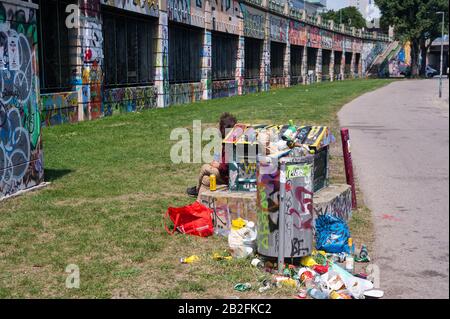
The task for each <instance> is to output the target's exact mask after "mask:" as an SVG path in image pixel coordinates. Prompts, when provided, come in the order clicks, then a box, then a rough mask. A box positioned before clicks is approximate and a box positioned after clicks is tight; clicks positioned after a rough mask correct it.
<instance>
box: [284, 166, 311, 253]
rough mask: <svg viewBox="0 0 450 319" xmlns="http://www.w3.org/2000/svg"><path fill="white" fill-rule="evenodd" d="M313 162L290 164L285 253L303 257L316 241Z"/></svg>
mask: <svg viewBox="0 0 450 319" xmlns="http://www.w3.org/2000/svg"><path fill="white" fill-rule="evenodd" d="M312 171H313V165H312V163H289V164H287V165H286V184H285V200H284V214H285V234H286V235H285V256H290V257H302V256H306V255H309V254H310V253H311V251H312V241H313V225H312V223H313V178H312V176H313V172H312Z"/></svg>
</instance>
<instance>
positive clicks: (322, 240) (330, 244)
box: [316, 215, 350, 253]
mask: <svg viewBox="0 0 450 319" xmlns="http://www.w3.org/2000/svg"><path fill="white" fill-rule="evenodd" d="M349 238H350V231H349V229H348V226H347V224H346V222H345V221H344V220H343V219H340V218H339V217H336V216H332V215H320V216H319V217H317V219H316V248H317V250H324V251H326V252H327V253H342V252H346V253H349V252H350V249H349V247H348V239H349Z"/></svg>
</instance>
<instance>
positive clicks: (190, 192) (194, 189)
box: [186, 186, 198, 197]
mask: <svg viewBox="0 0 450 319" xmlns="http://www.w3.org/2000/svg"><path fill="white" fill-rule="evenodd" d="M186 194H188V195H189V196H192V197H197V196H198V190H197V186H192V187H189V188H188V189H186Z"/></svg>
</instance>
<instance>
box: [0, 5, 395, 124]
mask: <svg viewBox="0 0 450 319" xmlns="http://www.w3.org/2000/svg"><path fill="white" fill-rule="evenodd" d="M11 1H12V0H0V3H10V2H11ZM52 3H53V2H52ZM63 3H65V2H61V4H63ZM73 3H74V4H76V5H77V6H78V9H79V16H78V18H75V20H77V19H78V20H77V22H79V23H78V26H76V27H74V28H70V31H69V35H70V40H69V44H68V46H69V47H70V56H69V57H63V58H64V61H65V62H64V65H63V62H61V65H57V67H67V68H70V72H66V73H67V74H70V79H69V81H66V82H65V83H70V86H69V87H64V88H62V87H61V92H55V91H57V90H56V89H55V87H45V91H43V92H45V94H42V99H41V103H40V107H41V111H42V117H41V122H42V125H45V126H48V125H55V124H62V123H73V122H76V121H80V120H91V119H97V118H100V117H104V116H109V115H113V114H115V113H122V112H133V111H139V110H143V109H147V108H154V107H167V106H170V105H173V104H180V103H190V102H196V101H199V100H205V99H211V98H221V97H229V96H233V95H242V94H247V93H253V92H260V91H267V90H269V89H270V88H274V87H286V86H290V85H292V84H299V83H303V84H309V83H313V82H315V81H321V80H335V79H343V78H344V73H345V74H347V77H349V76H353V77H354V76H356V74H358V75H359V74H363V73H364V68H365V67H368V66H369V65H370V63H371V61H373V59H374V58H375V57H376V56H377V55H378V54H379V52H380V50H379V49H380V48H382V47H383V46H385V45H386V43H387V42H386V40H380V39H378V38H377V39H368V38H367V34H366V35H365V38H364V39H363V38H362V33H361V32H357V30H351V31H350V29H349V28H344V27H343V26H341V27H340V28H336V27H331V25H332V24H330V23H328V22H327V21H321V20H320V19H317V18H311V17H308V16H306V15H304V14H301V13H300V12H298V11H295V10H296V9H295V10H294V8H292V7H289V6H290V2H287V1H284V0H282V1H272V0H268V1H262V0H74V1H73ZM41 4H42V6H45V7H46V9H47V10H46V12H52V10H49V8H48V6H49V5H51V4H50V2H47V1H45V0H42V1H41ZM6 6H8V5H6ZM9 6H10V5H9ZM64 9H66V10H65V15H64ZM60 11H61V13H62V14H61V16H60V17H59V18H58V20H60V21H59V22H58V23H57V24H58V26H59V28H65V27H68V26H67V22H66V25H65V24H64V19H67V18H68V15H69V13H70V9H69V10H68V9H67V8H63V7H62V9H60ZM53 18H54V17H53ZM55 19H56V18H55ZM66 21H67V20H66ZM124 30H125V31H124ZM182 30H184V31H182ZM38 31H39V30H38ZM65 31H67V30H65ZM183 32H184V33H183ZM58 33H60V32H58V30H55V35H54V36H51V38H52V39H53V38H56V37H59V35H58ZM66 33H67V32H66ZM43 38H44V39H45V37H43ZM219 38H222V39H224V38H225V39H226V38H228V39H232V40H231V41H232V42H233V46H230V45H226V44H225V43H226V41H225V40H223V41H214V39H219ZM369 38H370V36H369ZM144 39H146V40H144ZM48 41H50V42H51V41H53V40H48ZM43 42H44V43H46V41H45V40H44V41H43ZM228 43H230V42H228ZM52 46H53V44H51V45H50V44H49V45H47V46H45V45H44V46H43V50H48V48H49V47H52ZM291 46H296V47H295V48H294V49H293V50H291ZM250 51H251V52H250ZM333 51H334V52H333ZM45 52H47V51H45ZM249 52H250V54H249ZM291 52H295V54H297V55H298V54H301V59H300V57H297V59H296V57H295V56H292V54H291ZM357 53H361V57H358V56H356V54H357ZM4 56H5V54H4ZM337 56H338V57H339V58H338V60H337V61H336V57H337ZM44 58H45V55H44ZM251 59H255V60H256V61H249V60H251ZM67 61H69V62H67ZM142 61H144V62H142ZM213 61H214V62H213ZM291 61H294V63H295V70H296V71H295V72H296V74H295V75H293V74H291V70H292V67H291ZM345 61H347V64H346V63H345ZM51 62H52V61H51ZM394 62H395V61H393V62H392V63H391V69H392V70H393V73H395V71H396V69H395V63H394ZM49 64H51V63H47V64H45V63H44V64H41V65H47V66H48V65H49ZM213 64H214V65H213ZM174 65H176V67H174ZM345 65H346V66H345ZM130 66H131V67H130ZM171 66H172V67H171ZM344 66H345V67H344ZM387 67H388V66H387ZM387 67H386V68H387ZM43 69H44V68H43ZM112 70H117V71H112ZM178 71H180V72H178ZM114 72H116V73H115V74H113V73H114ZM44 73H45V70H44ZM141 74H144V75H143V77H144V80H142V79H141ZM50 92H51V93H50Z"/></svg>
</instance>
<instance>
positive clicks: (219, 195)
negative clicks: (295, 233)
mask: <svg viewBox="0 0 450 319" xmlns="http://www.w3.org/2000/svg"><path fill="white" fill-rule="evenodd" d="M256 197H257V194H256V193H255V192H231V191H229V190H227V189H218V190H217V191H215V192H211V191H205V192H203V193H202V194H201V195H200V202H201V203H202V204H203V205H205V206H207V207H209V208H211V209H212V210H213V211H214V214H213V220H214V229H215V230H216V232H217V233H219V234H222V235H227V234H228V232H229V230H230V227H231V220H233V219H236V218H239V217H241V218H243V219H246V220H249V221H253V222H255V224H256V223H257V205H256V201H257V199H256ZM313 207H314V214H313V216H314V219H315V218H317V216H319V215H323V214H330V215H334V216H337V217H340V218H342V219H343V220H345V221H346V222H348V221H349V220H350V219H351V217H352V192H351V188H350V186H349V185H344V184H336V185H329V186H328V187H326V188H324V189H322V190H320V191H318V192H316V193H314V198H313Z"/></svg>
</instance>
